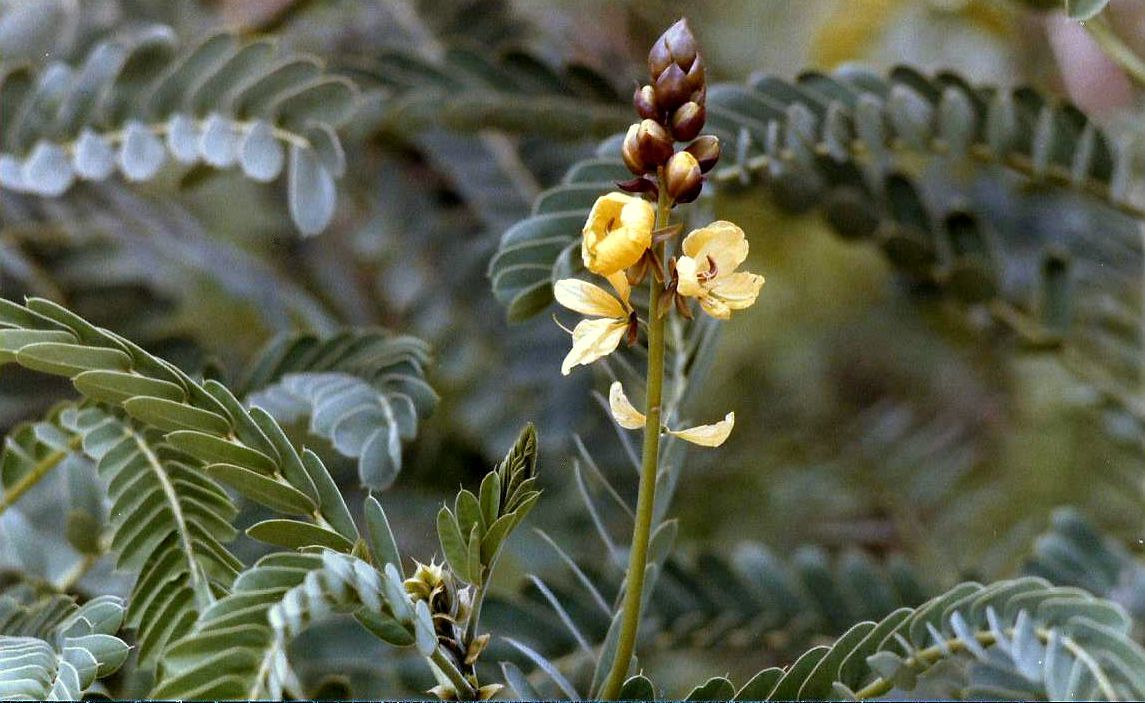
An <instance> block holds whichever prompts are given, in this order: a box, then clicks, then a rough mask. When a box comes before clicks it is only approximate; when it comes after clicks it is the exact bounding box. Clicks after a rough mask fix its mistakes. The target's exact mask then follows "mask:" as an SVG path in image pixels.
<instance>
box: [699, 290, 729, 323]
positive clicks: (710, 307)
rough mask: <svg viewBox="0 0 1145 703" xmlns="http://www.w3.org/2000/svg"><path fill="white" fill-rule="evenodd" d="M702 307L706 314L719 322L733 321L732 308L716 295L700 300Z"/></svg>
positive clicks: (706, 296)
mask: <svg viewBox="0 0 1145 703" xmlns="http://www.w3.org/2000/svg"><path fill="white" fill-rule="evenodd" d="M700 307H701V308H703V309H704V312H706V313H708V314H709V315H711V316H712V317H714V318H716V319H717V320H728V319H731V316H732V310H731V308H729V307H728V306H727V303H725V302H724V301H722V300H720V299H719V298H717V297H716V296H714V295H705V296H704V297H702V298H700Z"/></svg>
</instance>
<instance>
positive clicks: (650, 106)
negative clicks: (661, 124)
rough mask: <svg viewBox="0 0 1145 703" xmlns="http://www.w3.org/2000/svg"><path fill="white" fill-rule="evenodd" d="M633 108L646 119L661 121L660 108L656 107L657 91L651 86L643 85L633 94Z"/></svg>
mask: <svg viewBox="0 0 1145 703" xmlns="http://www.w3.org/2000/svg"><path fill="white" fill-rule="evenodd" d="M632 106H633V107H635V108H636V112H637V114H639V115H640V116H641V117H643V118H644V119H647V120H658V119H660V108H659V107H658V106H657V105H656V91H655V90H654V89H653V88H652V86H650V85H642V86H640V87H639V88H637V89H636V92H635V93H633V94H632Z"/></svg>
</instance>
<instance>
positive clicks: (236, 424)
mask: <svg viewBox="0 0 1145 703" xmlns="http://www.w3.org/2000/svg"><path fill="white" fill-rule="evenodd" d="M13 361H14V362H16V363H19V364H20V365H21V366H25V367H27V368H30V369H32V370H36V371H41V372H44V373H49V374H54V375H58V376H64V377H66V378H69V379H71V380H72V383H73V385H75V387H76V388H77V390H79V391H80V393H82V394H84V395H85V396H86V397H88V398H90V399H92V400H94V401H96V402H99V403H102V404H105V405H107V406H111V407H116V408H119V407H122V408H123V410H125V411H126V413H127V415H128V416H130V417H131V418H132V419H134V420H136V421H138V422H139V423H141V424H142V426H144V427H147V428H150V429H152V430H155V431H158V432H159V433H160V434H161V436H162V438H163V440H164V442H165V443H166V444H167V445H168V446H170V447H171V448H172V449H173V450H175V451H177V452H179V453H181V454H182V455H184V456H186V457H189V458H190V459H194V460H196V461H197V462H198V463H200V464H201V465H202V466H203V471H205V472H206V473H207V475H209V476H210V477H212V478H214V479H217V480H219V481H221V482H223V483H225V484H227V485H229V486H231V487H232V488H234V489H235V490H237V491H238V492H239V493H241V494H242V495H244V496H245V497H247V498H249V499H251V500H253V501H255V502H258V503H261V504H263V505H266V506H268V507H270V508H272V509H274V510H277V511H279V512H282V513H286V514H288V515H298V516H307V517H308V518H309V520H306V521H303V520H296V519H271V520H265V521H263V522H260V523H258V524H256V525H253V526H252V527H250V528H249V529H248V530H247V533H248V534H249V535H251V536H252V537H254V538H255V539H259V540H262V541H265V542H269V543H272V544H278V545H280V546H285V547H290V548H295V547H304V546H310V545H322V546H327V547H330V548H332V549H336V550H339V551H344V552H349V551H350V550H351V549H353V547H354V543H355V542H356V541H357V540H358V530H357V527H356V526H355V525H354V521H353V519H352V518H351V517H350V513H349V510H347V508H346V503H345V501H344V500H343V498H342V495H341V493H339V491H338V488H337V486H336V485H335V484H334V480H333V479H332V478H331V476H330V473H329V471H328V470H327V469H326V467H325V465H324V464H323V463H322V460H321V459H320V458H319V457H318V456H317V455H316V454H314V453H313V452H310V451H304V452H303V453H302V454H301V455H300V454H299V452H298V451H297V450H296V449H295V448H294V446H293V445H292V444H291V443H290V441H289V440H288V439H287V437H286V434H285V433H284V432H283V430H282V428H281V426H279V424H278V423H277V422H275V420H274V419H273V418H272V417H271V416H270V415H268V414H267V413H266V412H265V411H263V410H260V409H259V408H253V409H250V410H248V409H246V408H245V407H244V406H243V405H242V404H241V403H240V402H239V401H238V400H237V399H236V398H235V396H234V395H233V394H232V393H231V392H230V391H229V390H227V388H226V387H225V386H223V385H222V384H221V383H218V382H215V381H206V382H204V383H200V382H198V381H195V380H193V379H191V378H190V377H189V376H187V374H185V373H184V372H182V371H181V370H179V369H178V368H177V367H175V366H173V365H172V364H169V363H167V362H165V361H163V360H161V359H158V358H157V357H154V356H152V355H151V354H148V353H147V352H145V351H143V350H142V349H140V348H139V347H138V346H137V345H135V344H133V343H132V342H130V341H128V340H126V339H124V338H123V337H120V336H119V335H116V334H114V333H112V332H109V331H107V330H104V329H101V328H98V327H95V326H94V325H91V324H90V323H88V322H87V321H85V320H83V319H82V318H80V317H78V316H76V315H75V314H73V313H71V312H69V311H68V310H66V309H65V308H62V307H60V306H59V305H56V304H55V303H51V302H49V301H46V300H42V299H35V298H33V299H30V300H29V301H28V303H27V306H20V305H17V304H15V303H13V302H11V301H7V300H0V362H13Z"/></svg>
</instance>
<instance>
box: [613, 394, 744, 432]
mask: <svg viewBox="0 0 1145 703" xmlns="http://www.w3.org/2000/svg"><path fill="white" fill-rule="evenodd" d="M608 407H609V408H610V409H611V410H612V418H613V419H614V420H616V424H618V425H620V426H621V427H623V428H624V429H626V430H638V429H640V428H641V427H643V426H644V421H645V417H644V413H642V412H640V411H639V410H637V409H636V408H635V407H633V405H632V403H631V401H629V400H628V396H627V395H625V394H624V386H622V385H620V381H615V382H613V384H612V386H611V387H610V388H609V389H608ZM735 423H736V414H735V413H728V414H727V415H726V416H724V419H723V420H720V421H719V422H716V423H713V424H711V425H699V426H698V427H689V428H687V429H684V430H670V429H668V428H664V429H665V430H666V431H667V432H668V434H670V435H673V436H675V437H679V438H680V439H682V440H684V441H685V442H691V443H692V444H698V445H700V446H701V447H718V446H720V445H721V444H723V443H724V442H725V441H727V438H728V435H730V434H731V433H732V428H733V427H735Z"/></svg>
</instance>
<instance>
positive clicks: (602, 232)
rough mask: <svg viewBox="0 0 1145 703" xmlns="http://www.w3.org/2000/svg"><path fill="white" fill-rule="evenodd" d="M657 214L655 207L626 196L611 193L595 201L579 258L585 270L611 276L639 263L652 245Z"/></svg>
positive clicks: (641, 199)
mask: <svg viewBox="0 0 1145 703" xmlns="http://www.w3.org/2000/svg"><path fill="white" fill-rule="evenodd" d="M655 222H656V212H655V210H654V209H653V208H652V203H650V202H648V201H647V200H644V199H643V198H638V197H635V196H632V195H625V194H624V193H609V194H607V195H602V196H600V197H599V198H597V199H596V203H595V204H594V205H593V206H592V212H590V213H589V214H588V222H586V223H585V225H584V232H583V234H584V240H583V241H582V242H581V248H580V254H581V258H583V259H584V266H585V268H587V269H588V270H589V271H592V272H593V273H598V274H600V275H601V276H611V275H612V274H614V273H616V272H617V271H623V270H624V269H626V268H628V267H629V266H631V265H632V264H635V263H636V262H637V261H639V260H640V257H641V256H643V255H644V250H645V249H647V248H648V247H649V246H651V245H652V226H653V225H654V224H655Z"/></svg>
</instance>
